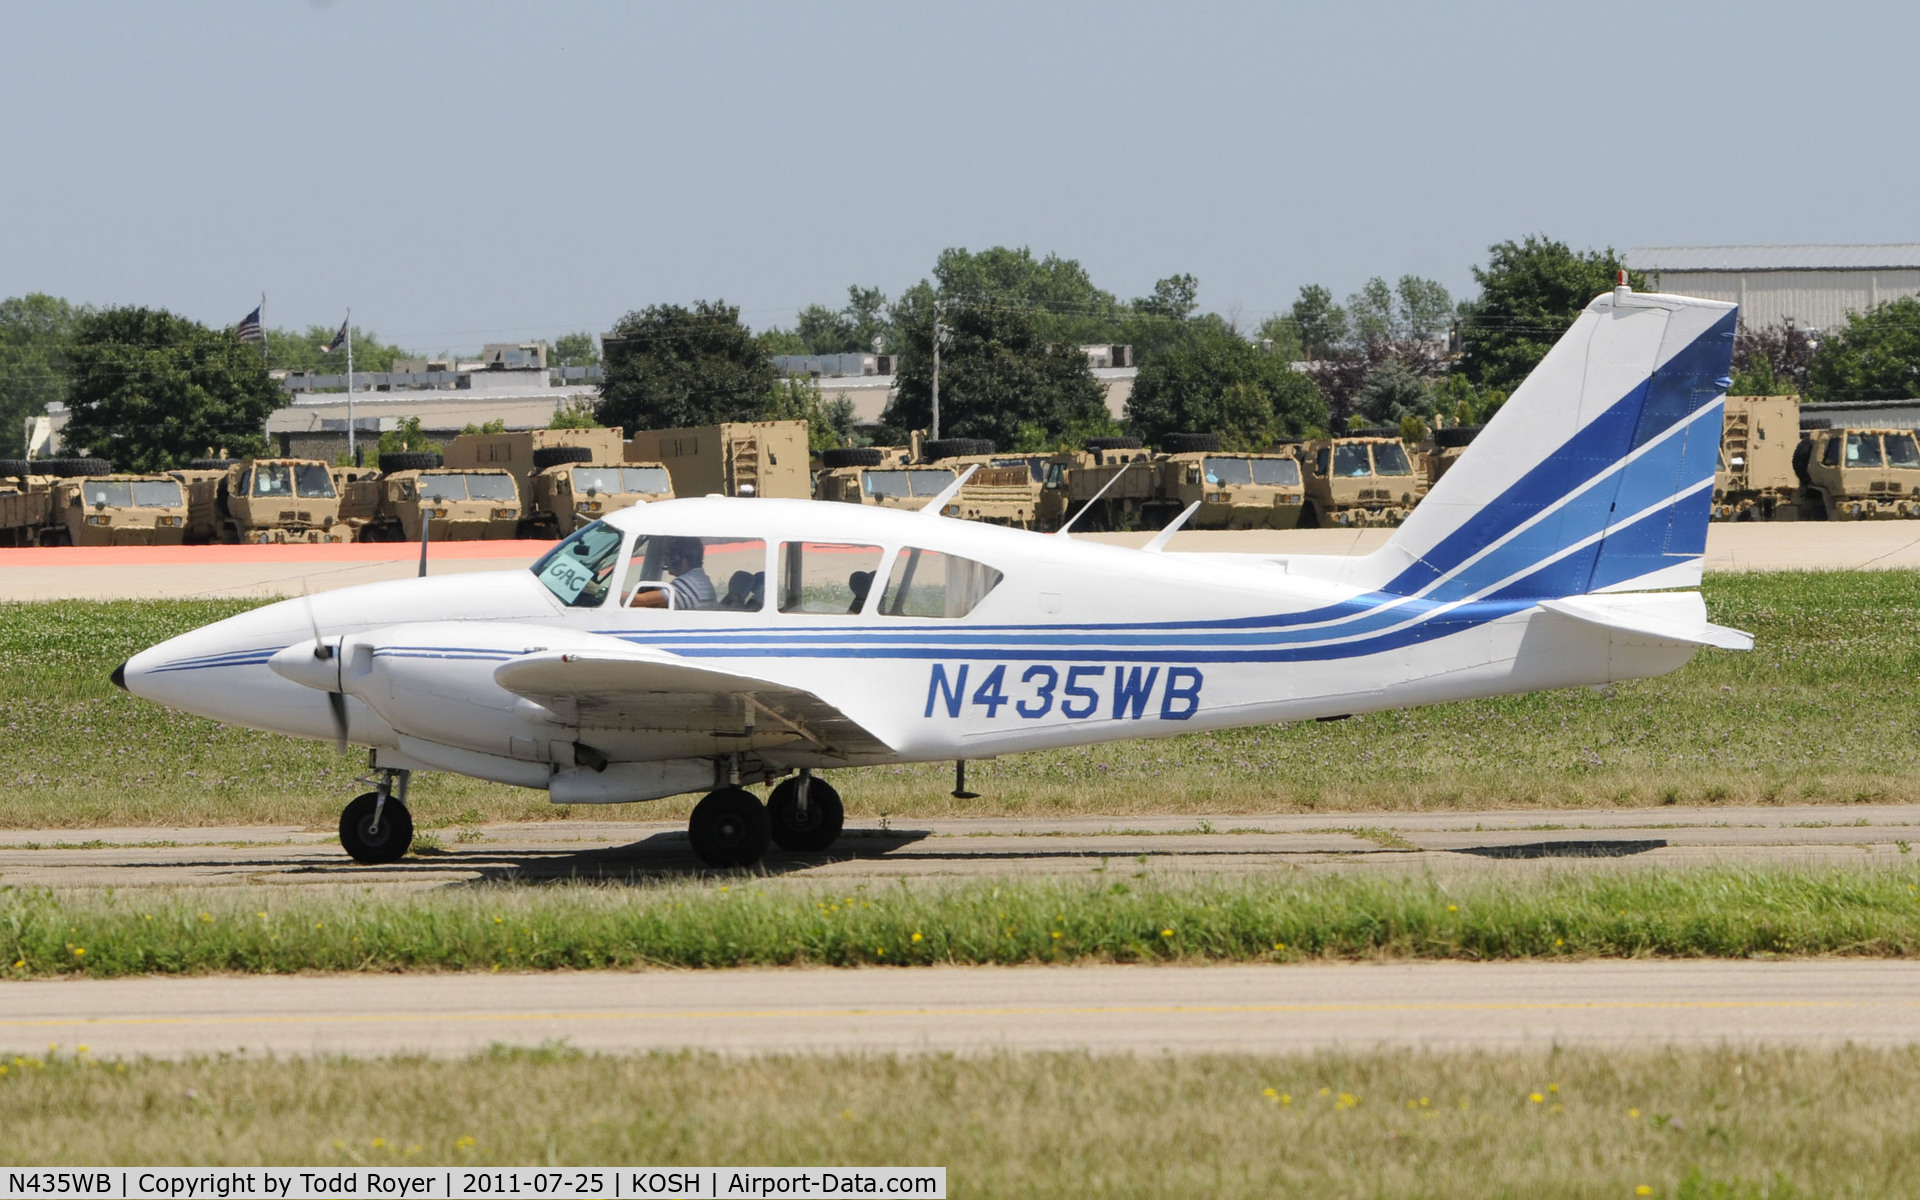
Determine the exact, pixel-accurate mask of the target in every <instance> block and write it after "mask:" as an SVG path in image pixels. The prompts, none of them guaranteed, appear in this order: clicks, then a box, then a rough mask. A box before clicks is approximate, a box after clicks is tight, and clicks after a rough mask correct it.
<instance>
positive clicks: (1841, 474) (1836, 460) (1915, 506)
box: [1793, 428, 1920, 521]
mask: <svg viewBox="0 0 1920 1200" xmlns="http://www.w3.org/2000/svg"><path fill="white" fill-rule="evenodd" d="M1793 467H1794V472H1795V474H1797V475H1798V476H1799V479H1800V483H1801V487H1800V500H1799V506H1800V517H1801V519H1803V520H1814V521H1885V520H1893V519H1898V518H1903V517H1920V445H1916V443H1915V440H1914V431H1913V430H1911V429H1894V428H1877V429H1832V428H1827V429H1818V428H1815V429H1808V430H1806V431H1805V433H1804V434H1803V436H1802V439H1801V441H1800V444H1799V445H1798V446H1796V447H1794V451H1793Z"/></svg>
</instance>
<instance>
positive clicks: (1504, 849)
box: [1453, 838, 1667, 858]
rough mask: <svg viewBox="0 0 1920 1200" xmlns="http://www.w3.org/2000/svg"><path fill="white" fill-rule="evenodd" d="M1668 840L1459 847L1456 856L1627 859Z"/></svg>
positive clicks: (1664, 845)
mask: <svg viewBox="0 0 1920 1200" xmlns="http://www.w3.org/2000/svg"><path fill="white" fill-rule="evenodd" d="M1666 844H1667V840H1666V839H1665V838H1639V839H1631V840H1625V839H1597V840H1591V841H1558V842H1526V843H1523V844H1521V845H1517V846H1455V847H1453V852H1454V853H1455V854H1472V855H1476V856H1478V857H1480V858H1625V857H1627V856H1628V855H1630V854H1645V853H1647V852H1648V851H1649V850H1660V849H1664V848H1665V847H1666Z"/></svg>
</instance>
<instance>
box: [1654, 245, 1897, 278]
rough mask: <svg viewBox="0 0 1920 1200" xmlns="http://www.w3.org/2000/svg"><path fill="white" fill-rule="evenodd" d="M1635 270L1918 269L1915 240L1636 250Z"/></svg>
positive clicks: (1668, 247) (1661, 247)
mask: <svg viewBox="0 0 1920 1200" xmlns="http://www.w3.org/2000/svg"><path fill="white" fill-rule="evenodd" d="M1626 261H1627V264H1628V265H1629V266H1631V267H1632V268H1633V269H1634V270H1636V271H1847V270H1856V271H1857V270H1875V269H1878V270H1898V269H1911V270H1920V242H1891V243H1884V244H1873V245H1867V244H1860V243H1852V244H1840V245H1828V246H1636V247H1634V248H1633V249H1631V250H1629V251H1627V253H1626Z"/></svg>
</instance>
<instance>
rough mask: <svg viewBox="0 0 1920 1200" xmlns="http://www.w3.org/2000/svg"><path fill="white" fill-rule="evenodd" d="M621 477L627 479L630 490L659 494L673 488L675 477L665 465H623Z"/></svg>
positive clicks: (649, 494) (645, 493)
mask: <svg viewBox="0 0 1920 1200" xmlns="http://www.w3.org/2000/svg"><path fill="white" fill-rule="evenodd" d="M620 477H621V478H622V479H624V480H626V481H627V490H628V491H629V492H639V493H641V494H643V495H648V496H659V495H664V494H665V493H667V492H671V491H672V490H673V478H672V476H670V475H668V474H667V469H666V468H665V467H621V468H620Z"/></svg>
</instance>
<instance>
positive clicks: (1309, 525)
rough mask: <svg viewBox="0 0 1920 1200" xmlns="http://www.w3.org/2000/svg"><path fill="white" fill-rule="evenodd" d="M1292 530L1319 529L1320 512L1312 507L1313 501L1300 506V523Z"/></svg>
mask: <svg viewBox="0 0 1920 1200" xmlns="http://www.w3.org/2000/svg"><path fill="white" fill-rule="evenodd" d="M1294 528H1295V529H1318V528H1320V510H1319V509H1317V508H1315V507H1314V506H1313V501H1311V500H1309V501H1307V503H1305V504H1303V505H1301V507H1300V523H1299V524H1298V525H1295V526H1294Z"/></svg>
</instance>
